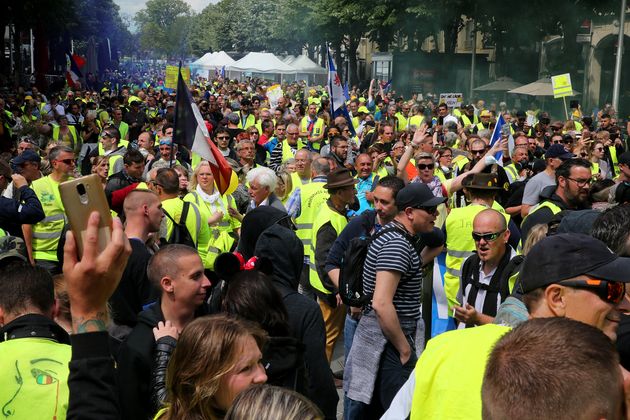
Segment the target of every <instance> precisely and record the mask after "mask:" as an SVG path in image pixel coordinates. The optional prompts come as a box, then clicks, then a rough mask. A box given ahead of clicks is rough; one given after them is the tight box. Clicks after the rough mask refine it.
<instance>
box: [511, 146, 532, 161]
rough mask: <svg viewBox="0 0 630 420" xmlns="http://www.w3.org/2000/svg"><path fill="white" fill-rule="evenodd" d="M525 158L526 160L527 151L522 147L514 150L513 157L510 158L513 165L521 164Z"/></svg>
mask: <svg viewBox="0 0 630 420" xmlns="http://www.w3.org/2000/svg"><path fill="white" fill-rule="evenodd" d="M527 158H528V155H527V149H525V148H523V147H517V148H516V149H514V156H513V157H512V160H513V161H514V163H517V162H518V163H520V162H523V161H525V160H527Z"/></svg>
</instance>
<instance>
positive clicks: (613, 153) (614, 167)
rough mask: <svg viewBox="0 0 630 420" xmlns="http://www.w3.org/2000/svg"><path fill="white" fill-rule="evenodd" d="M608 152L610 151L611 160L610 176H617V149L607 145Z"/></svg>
mask: <svg viewBox="0 0 630 420" xmlns="http://www.w3.org/2000/svg"><path fill="white" fill-rule="evenodd" d="M608 152H609V153H610V160H611V161H612V171H611V173H612V176H613V178H616V177H618V176H619V161H618V160H617V149H616V148H615V146H608Z"/></svg>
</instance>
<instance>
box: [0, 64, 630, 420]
mask: <svg viewBox="0 0 630 420" xmlns="http://www.w3.org/2000/svg"><path fill="white" fill-rule="evenodd" d="M111 76H112V77H111V78H110V79H111V80H113V81H114V82H108V83H105V84H98V83H97V82H96V81H95V80H90V81H89V83H88V84H87V86H88V87H89V89H88V88H82V87H81V86H77V87H76V88H72V89H70V88H65V89H63V90H61V91H58V92H47V93H46V94H44V93H43V92H40V91H39V90H38V89H37V88H36V87H35V86H32V87H29V88H20V89H19V90H18V91H16V92H15V93H14V94H10V95H5V96H4V97H0V152H1V154H0V190H1V192H2V197H1V198H0V229H1V231H0V287H1V288H2V289H1V290H2V292H0V333H1V334H0V353H1V354H2V357H1V358H0V367H1V369H2V372H3V375H2V379H0V406H2V413H3V414H4V415H5V416H7V417H9V416H15V417H17V418H48V417H54V418H64V417H66V416H67V417H69V418H111V419H116V418H123V419H164V420H166V419H189V418H199V419H222V418H226V419H250V418H270V419H271V418H273V419H275V418H283V419H285V418H286V419H310V418H312V419H324V418H325V419H333V418H337V417H338V416H340V415H342V416H343V418H345V419H372V418H386V419H404V418H408V417H409V416H410V417H411V418H412V419H418V418H481V417H482V415H483V417H484V418H488V419H491V418H497V419H499V418H508V417H513V418H576V417H578V415H579V416H583V415H584V414H585V413H586V417H588V418H604V417H606V418H608V417H610V418H627V413H626V412H625V410H626V409H628V408H629V407H630V404H628V401H630V392H629V391H630V381H629V380H628V379H627V378H628V377H629V376H630V375H628V374H627V372H626V371H625V369H624V368H630V296H628V295H626V287H625V283H627V282H630V259H628V257H629V256H630V245H629V244H630V151H628V144H627V139H628V131H629V128H630V122H628V121H623V120H622V119H620V118H618V115H617V113H616V111H615V110H614V109H612V108H611V107H609V106H607V107H604V109H603V110H602V111H600V112H599V113H597V114H596V115H587V114H583V113H582V110H581V108H580V107H579V106H577V105H576V107H575V108H574V109H572V110H571V114H570V118H569V119H568V120H557V119H555V118H553V117H552V116H551V115H549V114H548V113H547V112H545V110H540V109H526V110H525V109H524V110H520V109H514V110H509V109H508V108H507V107H506V106H505V104H503V103H501V104H498V105H497V104H485V103H484V101H481V100H480V101H477V102H475V103H464V104H462V105H461V106H457V107H454V108H452V107H449V106H448V105H447V104H445V103H439V102H437V101H435V99H436V98H435V97H431V96H427V97H426V98H420V97H419V96H416V95H414V97H413V98H411V99H405V98H403V97H398V96H397V95H396V94H395V93H394V92H393V91H392V90H389V91H388V92H385V91H384V90H383V86H382V85H381V84H377V83H376V82H375V81H372V83H371V84H370V86H369V88H368V89H367V90H365V91H360V90H358V89H353V90H352V91H351V92H350V98H349V99H348V100H347V103H346V109H347V114H346V115H343V113H341V114H340V113H338V112H337V113H334V112H332V110H331V109H330V104H331V101H330V98H329V96H328V93H327V92H326V90H325V89H322V88H321V87H306V85H305V84H304V83H293V84H283V85H282V94H281V95H280V96H278V95H277V94H276V92H274V94H273V95H269V96H268V95H267V87H268V86H269V84H268V83H266V82H264V81H262V80H249V79H248V80H246V81H240V82H239V81H236V80H234V81H232V80H224V79H222V78H220V77H217V78H215V79H212V80H204V79H197V80H195V81H193V82H192V83H191V87H190V89H191V93H192V98H193V100H194V102H195V106H196V107H198V109H199V112H200V115H201V116H202V119H203V122H204V124H205V129H206V130H207V132H208V133H209V138H207V141H208V142H214V145H215V146H216V149H217V150H218V151H219V152H220V154H221V155H222V156H223V159H224V160H225V162H226V163H227V164H228V165H229V166H230V167H231V169H232V172H233V173H234V175H235V176H233V178H232V180H233V181H234V182H233V183H232V185H231V186H230V187H229V188H228V192H226V193H222V191H224V190H225V189H224V187H227V186H226V185H222V184H221V182H225V181H226V180H225V179H223V178H222V177H219V178H215V176H217V175H218V174H219V172H217V167H216V166H217V165H216V162H214V161H206V160H204V159H203V158H202V157H201V156H199V155H197V154H196V153H194V152H192V151H191V150H190V149H189V148H188V147H186V146H184V145H185V144H190V143H189V142H188V141H186V139H182V138H179V137H180V136H179V134H178V126H177V124H178V121H177V118H176V115H175V114H176V99H177V98H176V92H174V91H171V90H169V89H164V88H163V86H162V83H161V82H158V80H157V79H158V78H159V77H158V75H154V76H152V77H148V76H147V75H146V74H145V75H144V76H145V80H142V75H141V74H138V80H134V81H132V80H130V79H125V77H124V76H123V75H120V74H113V75H111ZM338 114H339V115H338ZM503 122H504V124H503V127H497V124H499V125H500V124H502V123H503ZM624 123H625V124H626V126H624ZM179 124H181V121H179ZM89 174H95V175H96V176H97V177H98V180H99V184H100V185H101V186H102V189H103V192H104V195H105V197H106V199H107V203H108V205H109V208H108V209H106V210H107V211H109V212H111V213H112V215H113V216H117V217H115V218H114V222H113V226H112V231H111V240H110V241H109V242H108V243H107V246H106V248H105V249H104V250H102V252H99V250H98V236H99V228H98V226H99V217H98V215H97V214H91V215H89V219H88V222H87V228H86V230H85V232H84V233H82V234H81V237H82V242H83V251H82V256H81V258H79V257H78V253H77V252H78V251H77V250H78V245H77V238H76V236H75V235H76V234H77V233H76V231H75V232H73V231H72V226H70V225H69V222H68V217H67V214H66V210H65V208H64V202H63V200H62V199H61V196H60V192H59V185H60V184H61V183H63V182H65V181H68V180H72V179H75V178H78V177H81V176H84V175H89ZM99 190H100V187H99ZM86 217H87V215H86ZM361 241H363V242H361ZM360 244H363V245H364V252H365V254H364V255H363V258H359V257H357V259H355V256H356V252H355V254H353V253H352V252H351V251H355V250H358V249H360ZM351 271H355V272H357V271H358V273H359V275H358V278H360V279H361V282H360V283H358V286H357V284H350V285H349V286H348V283H347V279H348V278H349V277H348V276H349V274H348V272H351ZM342 286H345V287H358V289H357V290H352V292H356V294H357V296H361V301H360V303H357V302H358V300H354V301H350V300H351V297H352V296H350V297H349V296H348V293H347V290H346V289H344V288H342ZM344 292H345V293H344ZM349 299H350V300H349ZM538 318H541V319H538ZM546 318H568V319H570V320H572V321H569V320H566V319H565V320H553V319H551V320H549V319H546ZM530 319H531V320H530ZM576 321H579V322H576ZM425 337H428V338H429V337H433V338H431V339H430V340H429V341H428V342H426V340H425ZM339 338H342V340H343V343H338V341H339ZM338 344H339V345H338ZM341 344H343V345H342V346H341ZM341 347H343V369H333V368H331V363H332V361H333V359H334V357H333V353H334V351H335V348H341ZM615 347H616V348H615ZM562 378H565V379H562ZM559 383H562V386H560V385H558V384H559ZM338 389H339V391H338ZM624 389H625V390H626V393H625V395H624V392H623V390H624ZM342 391H343V393H342V395H343V397H342V399H343V409H342V410H339V409H338V405H339V403H340V401H339V395H340V393H341V392H342ZM565 400H566V401H565ZM33 401H37V404H33ZM560 402H562V404H561V403H560ZM578 402H579V404H578ZM340 412H342V413H343V414H340ZM586 417H585V418H586Z"/></svg>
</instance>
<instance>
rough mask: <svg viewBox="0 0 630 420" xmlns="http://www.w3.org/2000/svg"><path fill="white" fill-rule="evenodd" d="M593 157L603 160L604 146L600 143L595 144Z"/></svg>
mask: <svg viewBox="0 0 630 420" xmlns="http://www.w3.org/2000/svg"><path fill="white" fill-rule="evenodd" d="M593 156H595V157H596V158H597V159H603V158H604V145H603V144H602V143H597V144H595V146H594V147H593Z"/></svg>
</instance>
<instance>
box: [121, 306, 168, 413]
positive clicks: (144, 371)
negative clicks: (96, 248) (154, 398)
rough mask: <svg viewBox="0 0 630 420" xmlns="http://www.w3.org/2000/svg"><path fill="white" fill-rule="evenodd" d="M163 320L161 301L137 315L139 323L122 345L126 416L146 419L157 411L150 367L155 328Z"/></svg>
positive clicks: (122, 395)
mask: <svg viewBox="0 0 630 420" xmlns="http://www.w3.org/2000/svg"><path fill="white" fill-rule="evenodd" d="M160 321H164V314H163V313H162V308H161V303H160V302H159V301H158V302H156V303H155V304H153V305H151V306H150V307H149V308H148V309H146V310H144V311H142V312H141V313H140V315H138V324H137V325H136V326H135V327H134V329H133V330H132V331H131V333H130V334H129V336H128V337H127V339H126V340H125V341H124V342H123V344H122V345H121V347H120V352H119V354H118V382H119V384H120V386H119V391H120V393H119V396H120V408H121V413H122V418H123V419H137V420H145V419H149V418H152V417H153V415H155V413H156V411H157V410H156V409H155V407H153V406H152V405H151V367H152V366H153V357H154V353H155V338H154V337H153V328H154V327H156V326H157V324H158V322H160Z"/></svg>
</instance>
